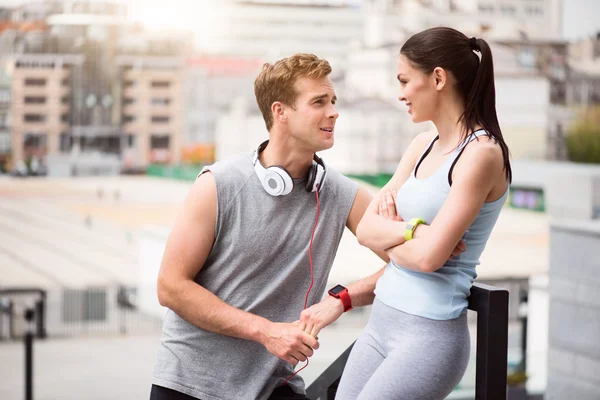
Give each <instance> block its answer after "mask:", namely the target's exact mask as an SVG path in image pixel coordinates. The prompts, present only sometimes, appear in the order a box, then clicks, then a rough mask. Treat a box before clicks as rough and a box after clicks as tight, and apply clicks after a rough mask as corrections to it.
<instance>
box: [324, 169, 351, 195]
mask: <svg viewBox="0 0 600 400" xmlns="http://www.w3.org/2000/svg"><path fill="white" fill-rule="evenodd" d="M324 188H329V189H330V190H331V191H332V192H333V194H334V195H335V196H340V195H341V196H344V195H349V196H354V195H355V194H356V191H357V190H358V183H357V182H355V181H353V180H352V179H350V178H349V177H347V176H346V175H344V174H342V173H341V172H339V171H337V170H336V169H335V168H331V167H329V166H327V175H326V176H325V185H324Z"/></svg>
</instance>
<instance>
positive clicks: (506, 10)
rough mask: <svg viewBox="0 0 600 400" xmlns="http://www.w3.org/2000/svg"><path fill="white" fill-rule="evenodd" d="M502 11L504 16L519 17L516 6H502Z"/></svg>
mask: <svg viewBox="0 0 600 400" xmlns="http://www.w3.org/2000/svg"><path fill="white" fill-rule="evenodd" d="M500 10H502V14H503V15H507V16H515V15H517V9H516V8H515V6H502V7H500Z"/></svg>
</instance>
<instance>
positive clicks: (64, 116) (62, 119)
mask: <svg viewBox="0 0 600 400" xmlns="http://www.w3.org/2000/svg"><path fill="white" fill-rule="evenodd" d="M60 122H66V123H69V122H70V118H69V114H62V115H61V116H60Z"/></svg>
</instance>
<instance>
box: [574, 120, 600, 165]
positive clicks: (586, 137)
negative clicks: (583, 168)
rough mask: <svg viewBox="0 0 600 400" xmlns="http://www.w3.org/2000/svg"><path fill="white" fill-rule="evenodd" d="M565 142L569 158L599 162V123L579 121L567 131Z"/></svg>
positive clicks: (576, 160)
mask: <svg viewBox="0 0 600 400" xmlns="http://www.w3.org/2000/svg"><path fill="white" fill-rule="evenodd" d="M566 142H567V152H568V154H569V160H571V161H574V162H580V163H593V164H600V124H597V123H594V122H591V121H586V122H582V123H579V124H578V125H576V126H575V128H573V130H572V131H571V132H569V135H568V136H567V138H566Z"/></svg>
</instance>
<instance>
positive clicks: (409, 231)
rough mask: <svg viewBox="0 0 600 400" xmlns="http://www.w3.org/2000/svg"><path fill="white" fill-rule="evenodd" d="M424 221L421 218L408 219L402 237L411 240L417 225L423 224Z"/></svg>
mask: <svg viewBox="0 0 600 400" xmlns="http://www.w3.org/2000/svg"><path fill="white" fill-rule="evenodd" d="M424 223H425V221H423V219H422V218H412V219H411V220H410V221H408V223H407V224H406V228H405V229H404V239H406V240H407V241H408V240H411V239H412V238H413V235H414V234H415V230H416V229H417V226H419V225H421V224H424Z"/></svg>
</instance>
